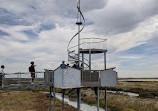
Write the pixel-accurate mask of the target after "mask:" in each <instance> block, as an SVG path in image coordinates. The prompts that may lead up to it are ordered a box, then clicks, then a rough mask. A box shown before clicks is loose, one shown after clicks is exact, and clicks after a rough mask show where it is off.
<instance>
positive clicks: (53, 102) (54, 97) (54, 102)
mask: <svg viewBox="0 0 158 111" xmlns="http://www.w3.org/2000/svg"><path fill="white" fill-rule="evenodd" d="M53 111H55V88H53Z"/></svg>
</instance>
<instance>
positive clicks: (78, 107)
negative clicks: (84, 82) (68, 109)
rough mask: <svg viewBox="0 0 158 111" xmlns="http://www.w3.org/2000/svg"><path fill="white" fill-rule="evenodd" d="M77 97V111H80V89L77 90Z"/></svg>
mask: <svg viewBox="0 0 158 111" xmlns="http://www.w3.org/2000/svg"><path fill="white" fill-rule="evenodd" d="M77 96H78V101H77V109H78V111H81V88H78V89H77Z"/></svg>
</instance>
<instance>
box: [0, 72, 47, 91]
mask: <svg viewBox="0 0 158 111" xmlns="http://www.w3.org/2000/svg"><path fill="white" fill-rule="evenodd" d="M2 76H3V77H2V81H1V86H0V90H15V89H24V88H39V87H46V86H50V85H49V84H46V83H45V79H44V72H35V79H34V82H33V83H32V84H31V79H32V78H31V74H30V73H29V72H25V73H22V72H18V73H5V74H3V75H2Z"/></svg>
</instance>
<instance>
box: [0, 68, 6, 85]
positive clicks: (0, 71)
mask: <svg viewBox="0 0 158 111" xmlns="http://www.w3.org/2000/svg"><path fill="white" fill-rule="evenodd" d="M4 68H5V66H4V65H1V70H0V86H2V84H3V76H4Z"/></svg>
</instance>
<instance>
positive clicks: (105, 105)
mask: <svg viewBox="0 0 158 111" xmlns="http://www.w3.org/2000/svg"><path fill="white" fill-rule="evenodd" d="M105 111H107V94H106V87H105Z"/></svg>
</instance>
